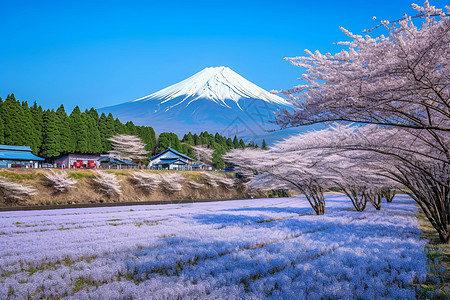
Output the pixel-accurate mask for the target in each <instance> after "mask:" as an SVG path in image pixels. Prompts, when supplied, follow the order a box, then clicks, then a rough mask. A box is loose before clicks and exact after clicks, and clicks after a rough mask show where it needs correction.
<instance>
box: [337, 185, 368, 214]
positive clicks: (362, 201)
mask: <svg viewBox="0 0 450 300" xmlns="http://www.w3.org/2000/svg"><path fill="white" fill-rule="evenodd" d="M340 188H341V189H342V191H343V192H344V194H345V195H347V197H349V198H350V200H352V204H353V207H354V208H355V209H356V211H364V209H366V204H367V197H366V195H365V194H364V193H363V192H361V191H360V189H359V188H356V187H348V186H346V187H344V186H340Z"/></svg>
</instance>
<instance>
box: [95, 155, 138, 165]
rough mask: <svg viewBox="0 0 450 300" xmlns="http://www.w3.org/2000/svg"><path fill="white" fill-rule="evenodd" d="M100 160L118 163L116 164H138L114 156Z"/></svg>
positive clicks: (100, 160)
mask: <svg viewBox="0 0 450 300" xmlns="http://www.w3.org/2000/svg"><path fill="white" fill-rule="evenodd" d="M98 161H99V162H103V161H109V162H112V163H116V164H119V165H137V164H135V163H133V162H131V161H127V160H120V159H117V158H113V157H104V158H100V159H99V160H98Z"/></svg>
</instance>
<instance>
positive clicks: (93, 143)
mask: <svg viewBox="0 0 450 300" xmlns="http://www.w3.org/2000/svg"><path fill="white" fill-rule="evenodd" d="M81 116H82V119H83V123H84V124H85V125H86V128H87V148H86V152H87V153H100V152H101V151H102V140H101V136H100V131H99V130H98V127H97V121H96V120H95V119H94V118H93V117H92V115H91V114H90V112H89V111H88V110H86V111H85V112H84V113H83V114H81Z"/></svg>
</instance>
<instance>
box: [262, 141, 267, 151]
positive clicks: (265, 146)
mask: <svg viewBox="0 0 450 300" xmlns="http://www.w3.org/2000/svg"><path fill="white" fill-rule="evenodd" d="M261 149H262V150H267V149H268V148H267V144H266V140H265V139H263V141H262V144H261Z"/></svg>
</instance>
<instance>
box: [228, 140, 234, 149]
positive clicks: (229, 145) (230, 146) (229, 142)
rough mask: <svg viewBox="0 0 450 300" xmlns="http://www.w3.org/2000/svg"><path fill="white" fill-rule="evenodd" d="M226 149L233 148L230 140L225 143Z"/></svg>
mask: <svg viewBox="0 0 450 300" xmlns="http://www.w3.org/2000/svg"><path fill="white" fill-rule="evenodd" d="M226 145H227V147H226V149H233V148H234V144H233V140H232V139H231V138H228V139H227V141H226Z"/></svg>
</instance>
